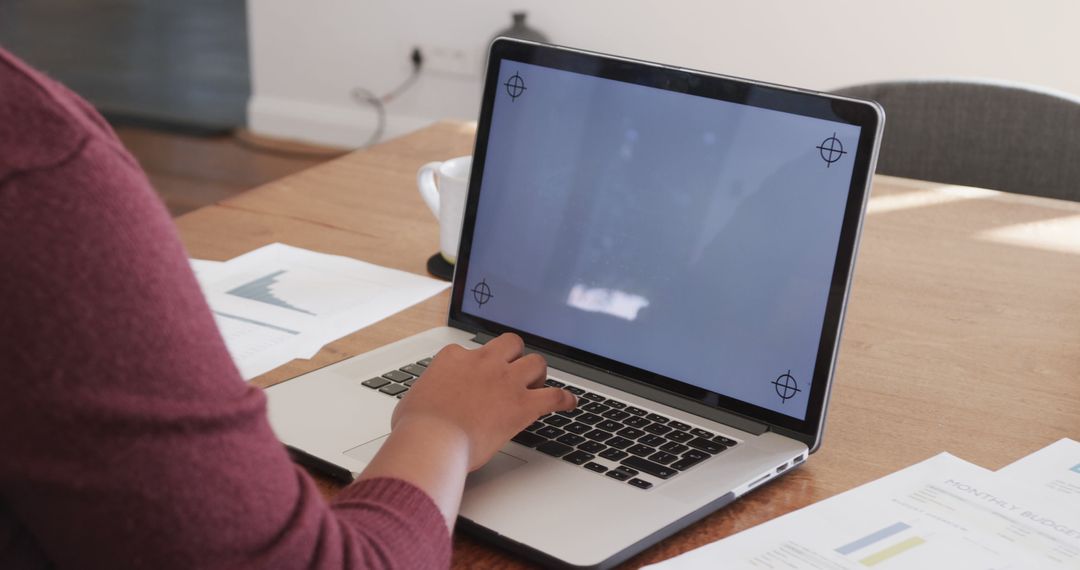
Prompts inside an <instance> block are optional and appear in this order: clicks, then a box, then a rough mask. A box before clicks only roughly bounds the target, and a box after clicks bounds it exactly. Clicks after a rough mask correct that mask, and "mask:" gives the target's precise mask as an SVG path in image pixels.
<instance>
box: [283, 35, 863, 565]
mask: <svg viewBox="0 0 1080 570" xmlns="http://www.w3.org/2000/svg"><path fill="white" fill-rule="evenodd" d="M883 122H884V116H883V114H882V112H881V110H880V108H879V107H878V106H877V105H875V104H873V103H868V102H864V101H857V100H852V99H846V98H840V97H835V96H831V95H826V94H822V93H812V92H808V91H802V90H797V89H791V88H786V87H778V86H774V85H768V84H763V83H758V82H752V81H746V80H742V79H735V78H730V77H724V76H717V75H712V74H707V73H701V72H694V71H688V70H685V69H680V68H673V67H667V66H661V65H655V64H651V63H645V62H639V61H633V60H628V59H621V58H614V57H610V56H604V55H599V54H594V53H589V52H583V51H578V50H569V49H564V48H557V47H552V46H545V45H540V44H532V43H527V42H519V41H511V40H505V39H499V40H496V41H495V42H494V43H493V44H492V47H491V54H490V57H489V62H488V73H487V79H486V84H485V91H484V97H483V105H482V109H481V118H480V122H479V127H478V132H477V144H476V152H475V157H474V161H473V171H472V177H471V180H470V188H469V198H468V202H467V206H466V214H465V221H464V224H463V229H462V239H461V250H460V253H459V257H458V260H459V262H458V266H457V268H456V271H455V276H454V288H453V294H452V301H451V309H450V315H449V318H448V324H447V326H444V327H439V328H435V329H431V330H428V331H426V332H423V333H421V334H418V335H415V336H412V337H409V338H406V339H404V340H400V341H398V342H395V343H393V344H390V345H387V346H384V347H382V348H380V349H377V350H375V351H372V352H369V353H366V354H363V355H359V356H356V357H353V358H349V359H347V360H344V361H342V362H339V363H337V364H334V365H331V366H327V367H325V368H322V369H319V370H316V371H314V372H311V373H308V374H305V375H303V376H300V377H298V378H295V379H293V380H290V381H287V382H284V383H281V384H278V385H276V386H273V387H271V388H269V389H267V391H266V392H267V395H268V398H269V416H270V422H271V424H272V426H273V428H274V430H275V432H276V433H277V435H278V437H279V438H280V439H281V441H282V442H283V443H285V445H287V446H288V447H289V449H290V450H291V451H292V452H293V453H294V456H295V457H296V458H297V459H298V460H299V461H301V462H305V463H307V464H309V465H311V466H313V467H315V468H318V469H322V470H325V471H326V472H328V473H330V474H332V475H336V476H338V477H339V478H341V479H351V478H353V477H355V476H356V474H358V473H360V472H361V471H362V470H363V469H364V467H365V466H366V464H367V463H368V461H369V460H370V459H371V457H372V456H373V455H374V454H375V453H376V452H377V451H378V449H379V446H380V445H381V444H382V441H383V439H384V438H385V437H386V435H387V434H388V432H389V426H390V416H391V413H392V412H393V409H394V406H395V405H396V404H397V402H398V399H399V396H403V395H404V393H405V391H406V390H405V389H407V388H408V386H410V385H411V384H412V383H413V382H416V381H422V379H418V378H415V376H416V375H418V374H420V373H422V371H423V364H425V363H426V360H425V359H427V358H430V357H431V356H433V355H434V354H436V353H437V352H438V351H439V350H440V349H441V348H442V347H444V346H446V345H448V344H451V343H456V344H459V345H462V346H464V347H467V348H473V347H477V346H480V345H481V344H482V343H484V342H486V341H487V340H489V339H491V338H493V337H494V336H496V335H498V334H500V333H502V332H506V331H512V332H516V333H518V334H521V335H522V337H523V338H524V339H525V341H526V345H527V347H528V349H529V350H530V351H535V352H540V353H542V354H543V355H545V357H546V358H547V360H548V363H549V381H548V382H549V384H550V385H554V386H559V387H563V388H565V389H568V390H571V391H574V392H575V393H577V394H579V402H580V405H579V409H578V410H577V411H575V412H571V413H568V414H567V415H563V414H552V415H551V416H549V417H545V418H540V419H538V422H537V423H536V424H534V425H533V426H530V428H529V430H527V431H526V432H523V434H519V436H518V437H516V438H515V441H512V442H510V443H508V444H507V445H506V446H505V447H504V448H503V449H502V451H501V452H500V453H499V454H498V455H497V456H496V457H495V459H494V460H493V461H491V462H490V463H489V464H488V465H487V466H485V467H484V468H482V469H480V470H479V471H477V472H475V473H473V474H471V475H470V476H469V478H468V482H467V485H466V491H465V496H464V500H463V502H462V506H461V513H460V519H459V526H458V528H460V529H462V530H464V531H466V532H470V533H472V534H475V535H477V536H480V537H482V538H485V539H488V540H490V541H492V542H494V543H496V544H498V545H500V546H501V547H503V548H506V549H508V550H510V551H513V552H516V553H518V554H521V555H523V556H525V557H528V558H530V559H531V560H534V561H536V562H539V563H541V564H543V565H545V566H571V567H588V568H607V567H611V566H614V565H616V564H618V563H620V562H622V561H625V560H626V559H628V558H629V557H631V556H633V555H634V554H636V553H638V552H640V551H642V550H644V549H645V548H647V547H648V546H650V545H652V544H654V543H656V542H657V541H659V540H661V539H663V538H664V537H666V536H669V535H671V534H672V533H674V532H676V531H677V530H679V529H681V528H683V527H685V526H687V525H689V524H690V523H692V522H694V521H696V520H698V519H700V518H702V517H704V516H705V515H707V514H709V513H711V512H713V511H714V510H716V509H718V508H720V507H722V506H724V505H726V504H727V503H729V502H731V501H733V500H735V499H736V498H738V497H740V496H742V495H744V494H745V493H747V492H749V491H751V490H752V489H754V488H756V487H758V486H760V485H762V484H764V483H766V482H768V481H771V480H773V479H775V478H777V477H778V476H780V475H782V474H784V473H786V472H788V471H790V470H791V469H792V468H794V467H796V466H798V465H799V464H801V463H802V462H803V461H804V460H806V458H807V456H808V454H809V453H811V452H813V451H815V450H816V449H817V448H818V446H819V445H820V443H821V437H822V431H823V427H824V420H825V415H826V407H827V403H828V394H829V388H830V383H831V380H832V376H833V369H834V366H835V362H836V353H837V347H838V343H839V338H840V332H841V325H842V321H843V313H844V307H845V304H846V300H847V295H848V290H849V288H850V283H851V274H852V269H853V264H854V259H855V253H856V249H857V244H858V236H859V232H860V228H861V223H862V218H863V212H864V210H865V202H866V198H867V195H868V193H869V187H870V179H871V173H872V172H873V169H874V164H875V161H876V156H877V150H878V145H879V141H880V138H881V132H882V128H883ZM509 218H512V223H508V219H509ZM591 404H595V405H591ZM590 405H591V406H590ZM570 414H572V415H570ZM594 418H595V419H594ZM635 418H637V419H635ZM616 424H617V425H616ZM583 426H584V427H583ZM634 426H638V427H634ZM600 428H605V429H600ZM628 428H629V429H628ZM605 430H609V431H605ZM620 434H622V435H620ZM570 435H573V436H574V437H570ZM624 436H626V437H624ZM643 442H644V443H643ZM609 444H611V445H609ZM646 444H651V445H646ZM665 450H666V451H665ZM702 456H704V457H702Z"/></svg>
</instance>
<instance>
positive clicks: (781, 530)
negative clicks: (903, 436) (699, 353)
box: [649, 453, 1080, 570]
mask: <svg viewBox="0 0 1080 570" xmlns="http://www.w3.org/2000/svg"><path fill="white" fill-rule="evenodd" d="M1070 506H1071V505H1068V504H1062V502H1061V501H1054V500H1052V499H1050V498H1048V496H1047V495H1045V494H1042V493H1031V492H1029V490H1028V489H1027V488H1026V487H1025V486H1024V485H1023V484H1020V483H1019V482H1018V481H1017V480H1015V479H1009V478H1003V477H997V474H995V473H993V472H991V471H988V470H986V469H983V468H982V467H979V466H977V465H973V464H971V463H968V462H966V461H963V460H961V459H958V458H957V457H955V456H953V455H950V454H948V453H942V454H940V455H937V456H935V457H933V458H930V459H928V460H926V461H923V462H922V463H918V464H916V465H913V466H911V467H909V468H907V469H903V470H901V471H898V472H896V473H893V474H891V475H888V476H886V477H883V478H881V479H878V480H877V481H873V482H871V483H867V484H866V485H863V486H861V487H857V488H855V489H853V490H851V491H848V492H846V493H842V494H840V495H837V496H835V497H831V498H829V499H826V500H824V501H821V502H819V503H816V504H814V505H811V506H809V507H806V508H804V509H801V510H798V511H795V512H793V513H790V514H788V515H785V516H783V517H780V518H777V519H775V520H772V521H770V522H767V523H764V524H761V525H759V526H757V527H754V528H752V529H749V530H747V531H745V532H742V533H739V534H736V535H734V536H731V537H729V538H726V539H724V540H721V541H719V542H715V543H713V544H709V545H706V546H704V547H701V548H698V549H697V550H692V551H690V552H687V553H685V554H682V555H680V556H677V557H675V558H672V559H670V560H667V561H664V562H661V563H659V564H655V565H653V566H649V568H652V569H655V570H661V569H663V570H674V569H696V568H718V567H723V568H753V569H773V568H776V569H779V568H784V569H796V570H799V569H812V570H823V569H824V570H845V569H862V570H864V569H866V568H874V569H875V570H876V569H889V568H917V569H925V568H986V569H990V568H993V569H1007V568H1080V511H1078V510H1076V509H1074V508H1070Z"/></svg>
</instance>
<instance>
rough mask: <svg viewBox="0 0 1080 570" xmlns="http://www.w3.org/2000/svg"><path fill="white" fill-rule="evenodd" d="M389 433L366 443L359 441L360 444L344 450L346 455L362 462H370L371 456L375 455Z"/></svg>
mask: <svg viewBox="0 0 1080 570" xmlns="http://www.w3.org/2000/svg"><path fill="white" fill-rule="evenodd" d="M389 435H390V434H386V435H384V436H382V437H378V438H375V439H373V440H371V441H369V442H367V443H361V444H360V445H358V446H356V447H354V448H352V449H349V450H347V451H345V452H344V453H345V455H346V456H347V457H351V458H353V459H355V460H357V461H362V462H364V463H371V458H372V457H375V454H376V453H378V452H379V449H380V448H381V447H382V444H383V442H384V441H386V438H387V437H388V436H389Z"/></svg>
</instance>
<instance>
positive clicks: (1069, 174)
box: [836, 80, 1080, 201]
mask: <svg viewBox="0 0 1080 570" xmlns="http://www.w3.org/2000/svg"><path fill="white" fill-rule="evenodd" d="M836 93H838V94H840V95H846V96H850V97H859V98H863V99H873V100H875V101H877V102H878V103H881V105H882V107H884V108H885V116H886V122H885V137H884V139H883V140H882V146H881V156H880V158H879V160H878V167H877V171H878V173H880V174H890V175H894V176H904V177H908V178H918V179H922V180H931V181H935V182H945V183H949V184H961V185H965V186H979V187H983V188H993V189H995V190H1004V191H1006V192H1015V193H1020V194H1031V195H1035V196H1047V197H1051V198H1061V199H1066V200H1075V201H1080V98H1077V97H1074V96H1071V95H1067V94H1064V93H1054V92H1050V91H1047V90H1043V89H1039V88H1033V87H1029V86H1024V85H1013V84H1006V83H993V82H971V81H947V80H945V81H897V82H885V83H869V84H865V85H856V86H852V87H846V88H843V89H839V90H837V91H836Z"/></svg>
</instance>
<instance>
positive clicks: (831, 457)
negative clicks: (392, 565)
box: [177, 123, 1080, 568]
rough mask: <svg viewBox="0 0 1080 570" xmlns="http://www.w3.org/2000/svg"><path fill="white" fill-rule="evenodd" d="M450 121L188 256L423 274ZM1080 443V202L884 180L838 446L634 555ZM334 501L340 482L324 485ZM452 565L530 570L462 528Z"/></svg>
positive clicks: (276, 204) (198, 225)
mask: <svg viewBox="0 0 1080 570" xmlns="http://www.w3.org/2000/svg"><path fill="white" fill-rule="evenodd" d="M472 140H473V129H472V128H471V127H469V126H467V125H464V124H459V123H441V124H438V125H435V126H433V127H430V128H428V129H425V130H423V131H420V132H418V133H415V134H412V135H409V136H407V137H404V138H401V139H397V140H394V141H390V142H388V143H386V144H383V145H380V146H378V147H375V148H373V149H370V150H367V151H361V152H355V153H352V154H350V155H348V156H345V157H344V158H341V159H338V160H336V161H333V162H330V163H327V164H325V165H322V166H319V167H316V168H313V169H311V170H307V171H305V172H302V173H299V174H296V175H294V176H290V177H288V178H284V179H282V180H280V181H277V182H274V183H271V184H268V185H266V186H263V187H260V188H257V189H255V190H252V191H250V192H247V193H244V194H242V195H240V196H238V197H235V198H232V199H229V200H226V201H223V202H221V203H219V204H216V205H214V206H210V207H207V208H203V209H201V210H198V211H196V212H192V213H190V214H187V215H185V216H183V217H182V218H179V219H178V221H177V223H178V225H179V227H180V231H181V234H182V235H183V238H184V241H185V243H186V244H187V247H188V249H189V251H190V252H191V255H192V256H194V257H199V258H205V259H217V260H224V259H228V258H230V257H233V256H236V255H239V254H241V253H244V252H246V251H249V250H252V249H254V248H256V247H259V246H262V245H265V244H267V243H271V242H274V241H281V242H285V243H289V244H292V245H296V246H300V247H306V248H311V249H314V250H318V251H323V252H327V253H334V254H340V255H348V256H353V257H356V258H359V259H363V260H366V261H371V262H374V263H378V264H381V265H386V266H390V267H396V268H398V269H403V270H406V271H412V272H415V273H421V274H422V273H424V272H425V269H424V267H425V261H426V259H427V257H428V256H429V255H430V254H431V253H432V252H434V251H435V250H436V249H437V247H438V229H437V225H436V223H435V220H434V219H433V217H432V216H431V213H430V212H429V211H428V210H427V208H426V207H425V206H424V204H423V202H422V201H421V200H420V197H419V195H418V194H417V192H416V181H415V179H416V176H415V175H416V170H417V169H418V168H419V167H420V165H422V164H423V163H425V162H427V161H429V160H437V159H442V158H448V157H452V156H457V155H462V154H468V153H470V152H472ZM448 303H449V294H448V293H444V294H442V295H439V296H437V297H434V298H432V299H430V300H428V301H426V302H424V303H421V304H420V305H417V306H415V307H413V308H411V309H409V310H407V311H405V312H403V313H401V314H399V315H396V316H394V317H393V318H390V319H387V320H386V321H383V322H381V323H378V324H376V325H374V326H372V327H369V328H367V329H364V330H362V331H360V332H358V333H356V334H353V335H350V336H348V337H346V338H343V339H341V340H339V341H337V342H334V343H333V344H331V345H329V346H327V347H326V348H324V349H323V350H322V351H321V352H320V353H319V354H318V355H317V356H316V357H315V358H314V359H312V360H297V361H293V362H292V363H290V364H288V365H286V366H283V367H282V368H279V369H277V370H274V371H272V372H270V373H268V374H265V375H263V376H261V377H259V378H257V379H255V380H254V382H255V383H256V384H257V385H259V386H264V387H265V386H269V385H272V384H274V383H277V382H280V381H283V380H285V379H287V378H291V377H293V376H296V375H298V374H300V373H303V372H306V371H308V370H311V369H314V368H316V367H319V366H323V365H326V364H330V363H332V362H335V361H338V360H341V359H343V358H345V357H348V356H352V355H355V354H359V353H362V352H365V351H367V350H370V349H373V348H375V347H378V346H380V345H383V344H386V343H389V342H391V341H394V340H397V339H400V338H403V337H405V336H408V335H411V334H414V333H417V332H420V331H422V330H424V329H427V328H429V327H432V326H436V325H440V324H443V323H445V319H446V313H447V308H448ZM1062 437H1072V438H1076V439H1080V204H1076V203H1071V202H1060V201H1055V200H1048V199H1042V198H1032V197H1026V196H1017V195H1008V194H1001V193H997V192H992V191H987V190H978V189H970V188H956V187H946V186H944V185H941V184H930V183H923V182H914V181H908V180H902V179H896V178H888V177H878V178H877V182H876V184H875V185H874V190H873V198H872V199H871V202H870V210H869V214H868V215H867V218H866V225H865V229H864V232H863V238H862V246H861V250H860V252H859V258H858V263H857V266H856V271H855V285H854V290H853V292H852V296H851V300H850V303H849V309H848V315H847V326H846V327H845V329H844V336H843V342H842V345H841V351H840V361H839V365H838V368H837V372H836V381H835V387H834V389H833V399H832V405H831V406H830V411H829V417H828V424H827V429H826V436H825V443H824V446H823V447H822V449H821V451H820V452H819V453H817V454H815V455H814V456H813V457H812V458H811V460H810V461H809V462H808V463H807V464H806V465H805V466H803V467H801V468H800V469H798V470H796V471H795V472H793V473H792V474H790V475H789V476H787V477H784V478H782V479H780V480H779V481H777V482H776V483H774V484H771V485H767V486H766V487H765V488H763V489H761V490H759V491H755V492H754V493H751V494H750V495H749V496H747V497H745V498H743V499H741V500H739V501H737V502H736V503H735V504H733V505H732V506H730V507H728V508H726V509H723V510H721V511H719V512H717V513H715V514H713V515H711V516H709V517H708V518H706V519H705V520H703V521H702V522H699V523H698V524H695V525H693V526H691V527H690V528H688V529H686V530H684V531H682V532H680V533H679V534H677V535H675V536H674V537H672V538H670V539H668V540H665V541H663V542H662V543H660V544H658V545H656V546H654V547H653V548H651V549H649V550H647V551H645V552H644V553H642V554H641V555H639V556H637V557H635V558H634V559H632V560H631V561H630V562H628V563H627V565H626V566H627V567H638V566H641V565H643V564H646V563H651V562H656V561H659V560H663V559H666V558H669V557H671V556H674V555H676V554H679V553H681V552H684V551H686V550H689V549H691V548H695V547H697V546H701V545H703V544H706V543H708V542H711V541H714V540H717V539H720V538H723V537H725V536H727V535H729V534H732V533H735V532H738V531H741V530H744V529H746V528H749V527H752V526H754V525H757V524H759V523H762V522H764V521H767V520H769V519H771V518H774V517H776V516H779V515H782V514H784V513H787V512H789V511H791V510H794V509H797V508H800V507H803V506H806V505H809V504H811V503H814V502H817V501H820V500H822V499H824V498H826V497H829V496H831V495H834V494H836V493H839V492H841V491H844V490H847V489H850V488H852V487H854V486H856V485H859V484H861V483H865V482H867V481H870V480H873V479H876V478H878V477H881V476H883V475H885V474H887V473H890V472H892V471H895V470H897V469H900V468H902V467H905V466H907V465H910V464H912V463H914V462H917V461H920V460H922V459H926V458H927V457H930V456H932V455H934V454H936V453H938V452H940V451H950V452H952V453H954V454H956V455H958V456H960V457H962V458H964V459H967V460H970V461H973V462H976V463H978V464H980V465H982V466H984V467H987V468H990V469H997V468H999V467H1002V466H1003V465H1005V464H1007V463H1009V462H1011V461H1013V460H1015V459H1017V458H1019V457H1021V456H1023V455H1025V454H1027V453H1030V452H1032V451H1035V450H1036V449H1039V448H1041V447H1043V446H1044V445H1047V444H1049V443H1051V442H1053V441H1056V440H1057V439H1059V438H1062ZM320 481H321V484H322V488H323V489H324V491H325V492H326V493H327V495H328V496H329V495H332V494H333V493H334V492H336V490H337V489H338V486H337V485H336V484H334V483H333V482H330V481H328V480H320ZM454 548H455V551H454V565H455V567H461V568H477V567H493V566H497V567H501V568H514V567H524V566H526V564H525V563H524V562H522V561H520V560H519V559H517V558H515V557H513V556H510V555H508V554H506V553H503V552H501V551H499V550H496V549H494V548H492V547H490V546H487V545H485V544H482V543H479V542H477V541H475V540H472V539H470V538H468V537H463V536H457V537H456V538H455V542H454Z"/></svg>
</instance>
